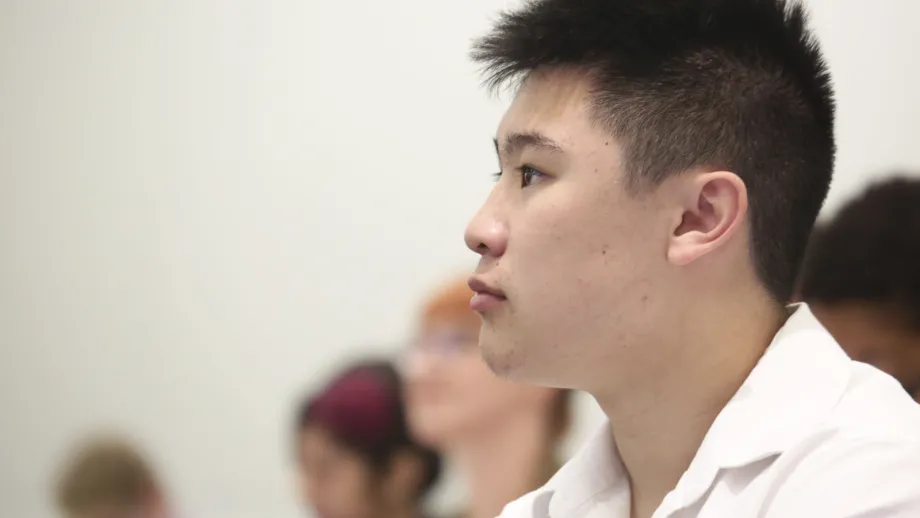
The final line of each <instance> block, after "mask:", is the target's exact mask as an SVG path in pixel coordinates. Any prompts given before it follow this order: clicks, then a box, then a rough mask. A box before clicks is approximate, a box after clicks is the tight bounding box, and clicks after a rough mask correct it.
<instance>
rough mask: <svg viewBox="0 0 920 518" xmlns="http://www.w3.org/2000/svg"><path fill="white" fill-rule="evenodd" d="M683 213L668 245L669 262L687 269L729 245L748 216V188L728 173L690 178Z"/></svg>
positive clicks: (713, 173) (721, 172)
mask: <svg viewBox="0 0 920 518" xmlns="http://www.w3.org/2000/svg"><path fill="white" fill-rule="evenodd" d="M683 188H684V189H683V190H685V194H684V196H682V198H683V199H684V206H683V212H682V214H681V217H680V221H679V222H677V223H676V225H675V228H674V230H673V232H672V235H671V240H670V243H669V245H668V261H669V262H671V263H672V264H674V265H676V266H686V265H688V264H690V263H691V262H693V261H695V260H697V259H699V258H700V257H703V256H704V255H706V254H708V253H710V252H712V251H714V250H716V249H718V248H720V247H721V246H722V245H723V244H725V243H726V242H728V241H729V240H730V239H731V238H732V236H733V235H734V234H735V232H736V231H737V229H738V228H739V227H740V226H741V223H742V222H743V220H744V216H745V214H746V213H747V188H746V187H745V185H744V182H743V181H742V180H741V178H739V177H738V175H736V174H734V173H730V172H725V171H718V172H712V173H705V174H700V175H697V176H695V177H694V178H691V179H688V181H687V182H686V184H685V185H684V186H683Z"/></svg>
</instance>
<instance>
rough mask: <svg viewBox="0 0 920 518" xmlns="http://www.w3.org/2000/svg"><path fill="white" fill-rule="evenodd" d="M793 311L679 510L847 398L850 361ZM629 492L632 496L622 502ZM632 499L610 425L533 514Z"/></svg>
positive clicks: (804, 313) (688, 482) (716, 426)
mask: <svg viewBox="0 0 920 518" xmlns="http://www.w3.org/2000/svg"><path fill="white" fill-rule="evenodd" d="M790 311H791V313H792V314H791V316H790V317H789V319H788V320H787V321H786V324H785V325H784V326H783V327H782V328H781V329H780V331H779V332H778V333H777V334H776V336H775V337H774V339H773V341H772V342H771V344H770V346H769V347H768V348H767V350H766V352H765V353H764V355H763V357H762V358H761V359H760V361H759V362H758V363H757V365H756V366H755V367H754V370H753V371H752V372H751V374H750V375H749V376H748V378H747V379H746V380H745V382H744V383H743V384H742V386H741V388H740V389H739V390H738V392H737V393H736V394H735V396H733V397H732V399H731V400H730V401H729V402H728V404H727V405H726V406H725V408H724V409H723V410H722V411H721V412H720V413H719V415H718V417H717V418H716V420H715V421H714V422H713V424H712V426H711V427H710V429H709V432H707V434H706V436H705V438H704V439H703V442H702V444H701V445H700V449H699V450H698V451H697V454H696V456H695V458H694V460H693V462H692V463H691V464H690V467H689V468H688V469H687V471H686V472H685V473H684V475H683V477H682V478H681V479H680V482H679V483H678V485H677V488H675V492H676V495H674V496H675V497H676V498H677V499H678V502H677V504H678V507H686V506H689V505H692V504H693V503H694V502H696V501H697V500H699V499H700V498H701V497H702V496H703V495H705V494H706V492H707V491H708V490H709V488H710V487H711V486H712V484H713V483H714V481H715V478H716V476H717V474H718V472H719V471H720V470H722V469H732V468H738V467H742V466H746V465H749V464H751V463H754V462H757V461H759V460H763V459H766V458H769V457H771V456H775V455H778V454H780V453H782V452H783V451H785V450H787V449H788V448H790V447H791V446H793V445H794V444H795V443H797V442H799V441H800V440H801V439H802V438H804V437H805V435H806V434H808V433H809V432H810V431H811V430H813V429H814V428H815V427H816V426H817V425H818V424H819V423H820V422H821V421H822V420H823V419H825V418H826V417H827V415H828V413H829V412H830V411H831V410H832V409H833V407H834V406H835V405H836V403H837V401H838V400H839V399H840V397H841V396H842V395H843V392H844V390H845V388H846V385H847V382H848V380H849V365H850V360H849V358H848V357H847V356H846V354H845V353H844V352H843V351H842V350H841V349H840V347H839V346H838V345H837V343H836V341H835V340H834V339H833V338H832V337H831V336H830V334H829V333H828V332H827V331H826V330H825V329H824V327H823V326H821V324H820V323H818V321H817V319H815V317H814V315H812V313H811V310H810V309H809V308H808V306H807V305H805V304H797V305H794V306H790ZM622 492H625V493H626V494H625V496H623V495H622V494H620V495H619V496H617V494H618V493H622ZM628 493H629V485H628V481H627V479H626V474H625V470H624V467H623V465H622V462H621V461H620V456H619V454H618V452H617V451H616V446H615V445H614V441H613V440H612V432H611V429H610V424H609V422H608V423H605V425H604V426H603V427H601V429H600V430H599V431H598V432H596V433H595V435H594V436H592V438H591V439H590V440H589V441H588V442H587V443H586V444H585V446H584V447H583V448H582V450H581V451H580V452H579V453H578V454H577V455H576V456H575V457H574V458H573V459H572V460H571V461H569V462H568V463H567V464H566V465H565V466H563V468H562V469H561V470H560V471H559V473H557V474H556V476H555V477H553V478H552V479H551V480H550V482H549V483H547V485H546V486H544V488H543V489H542V490H540V491H538V494H537V495H536V498H535V499H534V500H533V503H534V512H533V514H532V516H537V517H539V516H547V515H549V516H552V517H564V516H570V515H577V514H579V513H578V511H579V508H581V507H583V506H585V505H588V504H591V505H597V504H599V503H600V504H603V505H610V506H622V505H624V498H625V505H627V506H628V502H629V494H628ZM599 496H604V497H605V498H600V499H599V498H597V497H599ZM538 507H540V509H537V508H538ZM626 509H628V507H626ZM611 510H613V509H611ZM621 514H622V513H611V514H610V515H611V516H617V515H621Z"/></svg>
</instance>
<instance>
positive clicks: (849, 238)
mask: <svg viewBox="0 0 920 518" xmlns="http://www.w3.org/2000/svg"><path fill="white" fill-rule="evenodd" d="M918 257H920V179H917V178H913V179H908V178H907V177H900V176H895V177H893V178H892V179H890V180H886V181H883V182H880V183H877V184H875V185H873V186H871V187H870V188H869V189H868V190H867V191H866V192H865V193H864V194H863V195H862V196H860V197H858V198H856V199H854V200H853V201H851V202H850V203H849V204H847V205H846V206H845V207H844V208H843V209H842V210H841V211H840V213H839V214H837V216H836V217H835V218H834V219H833V220H831V221H829V222H827V223H824V224H822V225H820V226H819V227H818V229H817V231H816V232H815V233H814V234H813V235H812V240H811V243H810V244H809V246H808V253H807V254H806V259H805V264H804V267H803V268H802V277H801V281H800V287H799V295H800V297H801V298H802V299H803V300H805V301H807V302H821V303H825V304H834V303H839V302H854V301H855V302H871V303H877V304H880V305H885V306H888V307H891V308H892V309H897V310H901V311H903V312H904V313H905V314H906V316H907V317H908V318H910V320H911V321H912V323H913V325H915V326H916V327H917V328H918V329H920V266H918V265H920V260H918V259H917V258H918Z"/></svg>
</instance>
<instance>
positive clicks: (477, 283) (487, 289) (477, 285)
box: [468, 277, 505, 299]
mask: <svg viewBox="0 0 920 518" xmlns="http://www.w3.org/2000/svg"><path fill="white" fill-rule="evenodd" d="M468 284H469V286H470V289H471V290H473V291H475V292H476V293H485V294H487V295H492V296H493V297H498V298H501V299H503V298H505V294H504V293H502V291H501V290H499V289H496V288H493V287H491V286H489V285H488V284H486V282H485V281H483V280H482V279H480V278H478V277H470V280H469V283H468Z"/></svg>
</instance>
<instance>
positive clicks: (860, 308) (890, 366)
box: [811, 303, 920, 402]
mask: <svg viewBox="0 0 920 518" xmlns="http://www.w3.org/2000/svg"><path fill="white" fill-rule="evenodd" d="M811 309H812V311H813V312H814V314H815V316H816V317H817V318H818V320H820V321H821V323H822V324H823V325H824V327H826V328H827V330H828V331H830V333H831V335H833V336H834V338H835V339H836V340H837V341H838V342H839V343H840V345H841V347H843V348H844V350H845V351H846V352H847V354H849V355H850V357H851V358H853V359H854V360H856V361H860V362H863V363H868V364H870V365H874V366H876V367H878V368H879V369H881V370H883V371H885V372H887V373H888V374H890V375H892V376H893V377H894V378H895V379H897V380H898V381H899V382H901V384H902V385H904V388H905V389H906V390H907V392H908V393H910V394H911V396H912V397H913V398H914V399H915V400H917V401H918V402H920V332H918V331H916V330H914V329H912V328H910V327H909V326H907V325H906V324H905V320H906V319H905V318H902V317H901V315H898V314H896V313H893V312H892V311H890V310H887V309H885V308H882V307H878V306H875V305H872V304H859V303H849V304H839V305H833V306H823V305H820V304H817V305H813V306H812V308H811Z"/></svg>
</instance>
